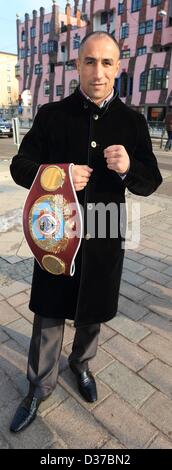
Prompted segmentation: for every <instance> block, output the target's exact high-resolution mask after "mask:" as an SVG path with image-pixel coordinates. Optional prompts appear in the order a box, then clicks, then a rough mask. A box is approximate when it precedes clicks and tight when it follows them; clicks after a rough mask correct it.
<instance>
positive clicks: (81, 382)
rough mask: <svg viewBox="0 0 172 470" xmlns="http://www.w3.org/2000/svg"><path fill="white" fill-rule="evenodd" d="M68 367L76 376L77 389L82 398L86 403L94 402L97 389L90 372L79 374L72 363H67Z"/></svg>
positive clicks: (85, 371)
mask: <svg viewBox="0 0 172 470" xmlns="http://www.w3.org/2000/svg"><path fill="white" fill-rule="evenodd" d="M69 366H70V369H71V370H72V372H73V373H74V374H75V376H76V379H77V383H78V389H79V392H80V394H81V395H82V397H83V398H84V399H85V400H86V401H88V402H94V401H96V400H97V387H96V382H95V379H94V377H93V375H92V373H91V372H90V370H84V371H83V372H79V371H78V370H77V369H76V367H75V366H74V365H73V364H72V363H69Z"/></svg>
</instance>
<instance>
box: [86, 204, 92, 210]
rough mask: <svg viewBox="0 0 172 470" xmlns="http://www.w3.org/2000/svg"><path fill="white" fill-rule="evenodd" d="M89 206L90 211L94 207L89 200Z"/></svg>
mask: <svg viewBox="0 0 172 470" xmlns="http://www.w3.org/2000/svg"><path fill="white" fill-rule="evenodd" d="M87 207H88V209H89V211H91V210H92V208H93V204H91V203H90V202H89V203H88V204H87Z"/></svg>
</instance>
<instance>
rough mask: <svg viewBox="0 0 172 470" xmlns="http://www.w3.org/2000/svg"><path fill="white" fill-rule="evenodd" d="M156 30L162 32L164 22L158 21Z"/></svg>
mask: <svg viewBox="0 0 172 470" xmlns="http://www.w3.org/2000/svg"><path fill="white" fill-rule="evenodd" d="M155 29H156V30H161V29H162V20H158V21H156V23H155Z"/></svg>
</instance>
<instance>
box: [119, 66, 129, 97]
mask: <svg viewBox="0 0 172 470" xmlns="http://www.w3.org/2000/svg"><path fill="white" fill-rule="evenodd" d="M127 84H128V75H127V73H126V72H122V73H121V77H120V96H121V97H126V96H127Z"/></svg>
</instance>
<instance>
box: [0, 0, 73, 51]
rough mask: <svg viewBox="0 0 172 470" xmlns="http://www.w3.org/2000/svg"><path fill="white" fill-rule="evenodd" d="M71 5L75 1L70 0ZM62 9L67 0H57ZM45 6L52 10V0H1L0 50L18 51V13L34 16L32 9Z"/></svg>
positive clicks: (46, 10) (47, 9) (48, 10)
mask: <svg viewBox="0 0 172 470" xmlns="http://www.w3.org/2000/svg"><path fill="white" fill-rule="evenodd" d="M70 3H71V6H72V5H73V1H71V2H70ZM57 4H58V5H59V7H60V9H61V10H62V11H64V9H65V4H66V1H65V0H57ZM40 7H44V8H45V12H46V13H49V12H51V10H52V0H0V51H3V52H11V53H14V54H16V53H17V39H16V13H18V14H19V15H20V16H21V19H23V18H24V14H25V13H29V14H30V16H32V10H38V11H39V8H40Z"/></svg>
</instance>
